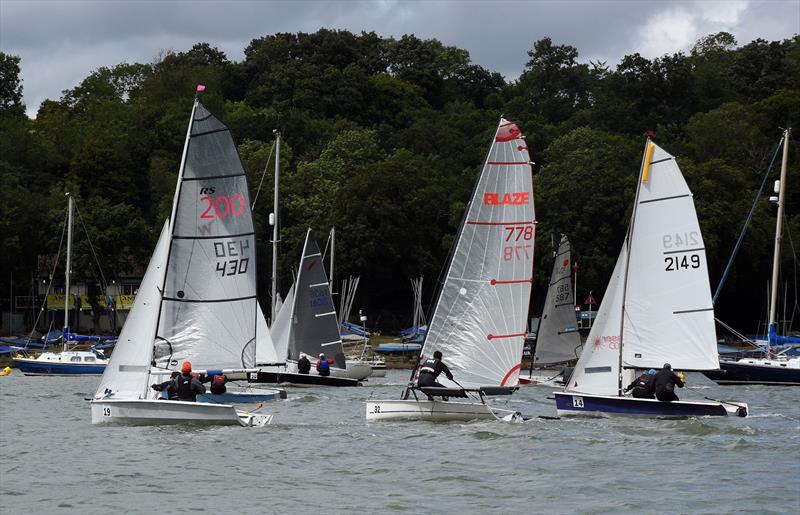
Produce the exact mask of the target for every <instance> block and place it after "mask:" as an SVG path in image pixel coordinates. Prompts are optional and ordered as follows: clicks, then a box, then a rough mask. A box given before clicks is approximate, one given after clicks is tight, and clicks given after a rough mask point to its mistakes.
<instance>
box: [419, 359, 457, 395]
mask: <svg viewBox="0 0 800 515" xmlns="http://www.w3.org/2000/svg"><path fill="white" fill-rule="evenodd" d="M442 372H444V375H445V376H447V379H449V380H451V381H452V380H453V374H451V373H450V369H449V368H447V365H445V364H444V363H442V353H441V352H440V351H438V350H437V351H436V352H434V353H433V357H432V358H428V359H426V360H425V361H424V362H423V363H422V367H421V368H420V369H419V376H418V377H417V386H438V387H442V385H440V384H439V383H438V382H437V381H436V378H437V377H439V374H441V373H442Z"/></svg>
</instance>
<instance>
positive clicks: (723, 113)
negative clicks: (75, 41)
mask: <svg viewBox="0 0 800 515" xmlns="http://www.w3.org/2000/svg"><path fill="white" fill-rule="evenodd" d="M579 50H580V49H577V48H574V47H572V46H570V45H569V44H558V43H557V42H554V41H551V39H550V38H543V39H541V40H539V41H536V42H535V43H533V45H532V49H531V50H530V51H529V52H528V55H529V56H530V60H529V61H528V62H527V63H520V65H521V67H522V68H521V70H520V74H519V77H518V78H517V79H515V80H508V79H507V78H504V77H503V76H502V75H500V74H498V73H496V72H494V71H491V70H487V69H485V68H483V67H481V66H478V65H476V64H474V63H472V62H471V60H470V56H469V54H468V52H466V51H465V50H462V49H459V48H455V47H449V46H445V45H443V44H442V43H441V42H439V41H437V40H422V39H419V38H417V37H415V36H413V35H406V36H403V37H402V38H399V39H394V38H385V37H381V36H379V35H378V34H375V33H361V34H352V33H350V32H347V31H334V30H326V29H322V30H320V31H318V32H316V33H313V34H305V33H297V34H275V35H269V36H265V37H262V38H258V39H254V40H253V41H251V43H250V44H249V45H248V47H247V48H246V49H245V51H244V59H243V60H242V61H240V62H233V61H231V60H229V59H228V58H227V57H226V55H225V54H224V53H222V52H220V51H219V50H218V49H216V48H214V47H212V46H210V45H208V44H206V43H199V44H196V45H195V46H194V47H192V48H191V49H189V50H187V51H185V52H178V53H173V52H166V53H164V54H163V55H160V56H158V57H157V58H156V59H154V61H153V62H151V63H144V64H143V63H124V62H123V63H120V64H119V65H117V66H115V67H113V68H100V69H98V70H96V71H95V72H93V73H92V74H91V75H89V76H88V77H86V78H85V79H84V80H83V81H82V82H81V83H80V84H79V85H77V86H76V87H74V88H72V89H69V90H65V91H64V92H63V95H62V97H61V98H60V99H54V100H47V101H45V102H43V103H42V105H41V106H40V107H39V109H38V112H37V116H36V118H35V119H29V118H27V117H26V116H25V106H24V105H23V102H22V94H21V92H22V87H24V84H21V83H20V79H19V71H20V68H21V67H24V66H25V63H24V62H20V60H19V58H17V57H15V56H12V55H7V54H3V53H0V187H2V190H3V193H4V202H3V207H2V209H1V210H0V238H2V240H1V242H0V243H2V249H3V252H2V254H0V256H1V257H0V269H2V270H3V273H2V276H0V291H3V292H4V294H3V297H4V298H5V299H6V300H5V303H6V304H7V303H8V300H7V299H8V295H7V294H6V292H9V288H10V285H9V281H10V277H11V275H12V274H13V275H14V277H15V285H17V286H16V288H17V294H19V295H27V294H28V292H29V289H30V286H29V283H27V282H26V281H28V280H29V278H30V277H31V274H32V273H34V274H38V273H39V271H38V270H37V256H39V255H44V254H53V253H55V251H56V249H57V248H58V244H59V239H60V237H61V225H62V223H63V213H64V209H65V199H64V192H65V191H70V192H71V193H73V194H75V195H76V197H77V199H78V205H79V208H80V210H81V214H82V219H83V221H84V222H85V223H86V225H87V227H88V230H89V232H90V233H91V235H92V238H93V242H92V243H93V244H94V248H95V251H96V252H97V253H98V254H99V256H100V257H101V260H102V262H103V271H104V273H105V276H106V277H107V278H113V277H116V276H118V275H121V274H124V273H127V272H130V270H131V269H132V268H134V267H135V265H136V264H137V263H140V264H141V263H146V261H147V259H148V258H149V255H150V253H151V252H152V249H153V245H154V243H155V239H156V237H157V235H158V232H159V229H160V227H161V224H162V222H163V220H164V218H165V217H166V216H167V215H168V212H169V208H170V206H171V200H172V195H173V191H174V187H175V178H176V174H177V171H178V167H179V162H180V156H181V149H182V145H183V139H184V136H185V132H186V124H187V122H188V116H189V112H190V109H191V104H192V99H193V96H194V94H195V85H196V84H205V85H206V91H205V92H204V93H203V97H202V101H203V102H204V103H205V104H206V105H207V106H208V107H209V108H210V109H211V110H212V111H213V112H214V113H215V114H217V116H219V117H220V118H221V119H222V120H223V121H224V122H225V123H226V124H228V125H229V126H230V127H231V129H232V131H233V133H234V136H235V138H236V139H237V144H238V145H239V151H240V154H241V157H242V160H243V162H244V164H245V167H246V169H247V170H248V172H249V175H250V186H251V190H252V191H251V195H254V194H255V190H256V188H257V186H258V184H259V182H260V181H261V178H262V172H263V171H264V170H265V167H266V170H267V171H266V177H265V178H264V180H263V187H262V190H261V191H260V194H259V200H258V203H257V204H256V207H255V216H256V223H257V228H258V229H257V230H258V239H259V262H258V266H259V291H260V293H261V294H262V298H263V299H265V300H264V302H265V303H268V300H267V299H266V298H267V292H268V284H269V270H270V268H271V263H270V259H271V254H270V252H269V251H268V249H269V240H270V239H271V229H270V227H269V226H268V222H267V221H268V216H269V212H270V211H271V210H272V200H271V199H272V173H273V171H272V166H271V165H270V166H267V160H268V158H269V156H270V155H271V153H272V146H273V141H274V135H273V129H278V130H280V131H281V133H282V137H283V145H282V151H281V165H282V202H283V205H282V209H281V216H282V226H283V227H282V249H281V259H280V263H279V264H280V270H281V284H282V290H283V291H284V292H285V291H286V289H288V286H289V284H290V283H291V270H292V268H293V267H294V266H296V262H297V260H298V257H299V253H300V246H301V245H302V237H303V235H304V232H305V230H306V228H307V227H309V226H310V227H313V228H314V229H315V230H316V232H317V234H318V236H319V237H320V238H323V237H324V235H325V234H326V233H327V231H328V229H329V228H330V227H331V226H335V227H336V229H337V257H336V262H337V275H338V276H339V277H342V276H346V275H360V276H361V277H362V281H361V286H360V295H359V301H358V302H357V306H361V307H363V308H364V309H365V310H366V311H367V312H368V313H369V314H370V315H371V316H370V320H371V321H375V320H376V319H379V325H380V326H381V328H382V329H384V330H388V329H394V328H397V327H398V326H401V325H404V324H405V323H406V322H407V321H408V318H410V315H411V288H410V287H409V283H408V278H409V277H412V276H417V275H424V276H425V277H426V279H427V281H426V286H427V290H428V291H427V292H426V294H427V296H428V297H430V296H431V295H432V294H433V287H432V286H433V284H434V280H435V279H436V278H437V277H439V275H440V272H441V270H442V267H443V264H444V263H445V261H446V258H447V254H448V251H449V249H450V245H451V243H452V241H453V236H454V234H455V232H456V229H457V226H458V224H459V222H460V219H461V216H462V214H463V210H464V206H465V203H466V202H467V200H468V196H469V192H470V191H471V189H472V186H473V184H474V181H475V179H476V176H477V173H478V171H479V169H480V166H481V164H482V161H483V158H484V154H485V152H486V150H487V149H488V145H489V142H490V139H491V135H492V134H493V131H494V130H495V127H496V123H497V120H498V118H499V117H500V116H501V115H503V116H505V117H506V118H508V119H511V120H514V121H516V122H517V124H518V125H519V127H520V128H521V129H522V130H523V132H524V133H525V134H526V135H527V141H528V143H529V146H530V149H531V155H532V157H533V159H534V161H535V162H536V165H535V166H534V168H533V171H534V174H535V184H536V201H537V217H538V219H539V225H538V232H537V234H538V239H537V240H538V241H537V259H536V263H537V270H536V280H537V289H536V290H535V294H534V298H533V302H532V303H533V306H534V311H533V312H535V311H538V310H540V309H541V305H542V293H543V288H544V286H543V285H544V284H546V282H547V276H548V274H549V269H550V264H551V257H550V255H551V253H550V250H551V245H550V242H551V241H555V242H558V239H559V238H558V235H559V233H562V232H563V233H565V234H567V235H568V236H569V238H570V240H571V241H572V245H573V252H574V253H575V259H576V260H577V261H579V262H580V265H581V272H580V278H579V281H580V282H579V285H578V286H579V292H578V296H579V300H582V298H583V297H584V296H585V295H586V293H587V291H588V290H594V292H595V295H596V296H601V295H602V291H603V290H604V288H605V284H606V282H607V280H608V276H609V274H610V272H611V269H612V267H613V264H614V260H615V259H616V256H617V253H618V251H619V247H620V245H621V242H622V239H623V235H624V232H625V229H626V223H627V216H628V214H629V212H630V205H631V203H632V200H633V191H634V187H635V181H636V176H637V174H638V171H639V164H640V161H641V155H642V149H643V143H644V140H645V137H646V133H647V131H648V130H651V131H655V134H656V135H655V141H656V142H657V143H658V144H659V145H661V146H663V147H664V148H665V149H667V150H668V151H669V152H671V153H672V154H675V155H676V156H678V158H679V162H680V163H681V167H682V169H683V171H684V174H685V175H686V178H687V181H688V182H689V185H690V187H691V188H692V190H693V192H694V196H695V203H696V205H697V208H698V213H699V216H700V222H701V225H702V228H703V235H704V239H705V244H706V251H707V254H708V259H709V263H710V272H711V282H712V287H713V286H716V283H717V281H718V279H719V277H720V275H721V273H722V270H723V268H724V266H725V263H726V261H727V258H728V256H729V253H730V251H731V249H732V247H733V245H734V243H735V240H736V237H737V236H738V233H739V230H740V227H741V224H742V222H743V220H744V217H745V215H746V213H747V210H748V209H749V207H750V204H751V202H752V199H753V197H754V195H755V192H756V189H757V188H758V186H759V184H760V183H761V179H762V176H763V172H764V171H765V169H766V167H767V164H768V163H769V161H770V159H771V158H772V155H773V153H774V152H775V149H776V146H777V144H778V141H779V139H780V127H794V128H795V129H796V130H797V131H800V123H798V122H800V38H798V37H795V38H793V39H790V40H785V41H764V40H756V41H753V42H750V43H747V44H744V45H739V44H738V43H737V42H736V41H735V39H734V38H733V36H731V35H730V34H727V33H719V34H713V35H710V36H708V37H705V38H703V39H702V40H700V41H698V42H697V44H696V45H695V46H694V47H693V48H692V50H691V51H690V52H689V53H687V54H684V53H677V54H673V55H664V56H662V57H659V58H655V59H646V58H644V57H642V56H641V55H639V54H633V55H627V56H625V57H624V58H623V59H622V60H621V61H620V62H619V63H594V62H593V63H589V64H585V63H581V62H580V60H579ZM796 134H797V133H795V136H794V137H793V141H792V144H791V147H790V150H791V157H790V179H789V190H788V204H787V208H786V211H787V216H788V219H787V222H788V225H789V227H790V234H791V236H792V237H794V238H798V239H800V174H799V173H798V163H800V160H799V159H798V157H800V148H798V144H797V143H798V138H797V136H796ZM778 168H779V166H777V165H776V167H775V169H774V171H773V174H772V177H773V178H777V173H778ZM770 183H771V181H770ZM770 191H771V190H770ZM766 196H768V195H766ZM766 196H765V198H762V200H761V201H760V204H759V206H758V209H757V213H756V216H755V218H754V221H753V224H752V227H751V229H750V232H749V234H748V236H747V238H746V240H745V242H744V245H743V247H742V250H741V253H740V255H739V258H738V260H737V262H736V265H735V266H734V268H733V270H732V272H731V275H730V277H729V280H728V284H727V286H726V289H725V291H724V293H723V295H722V297H721V299H720V301H719V303H718V306H717V307H718V316H721V317H722V318H725V319H728V320H733V321H741V322H742V324H744V325H743V326H742V327H741V329H742V330H745V331H752V330H755V324H756V322H757V321H758V319H759V316H761V313H763V310H764V308H763V306H764V299H765V295H766V283H767V280H768V278H769V270H770V266H771V255H772V237H773V231H774V213H775V208H774V206H773V205H771V204H770V203H769V202H768V200H767V198H766ZM786 241H787V245H785V253H784V256H783V264H784V267H783V271H784V277H785V279H786V280H788V281H793V280H794V275H793V274H794V273H795V270H796V268H795V266H796V265H795V264H794V262H793V260H792V252H793V250H792V249H793V247H792V245H794V248H796V247H797V246H798V245H800V243H797V244H795V243H793V242H790V238H788V237H787V238H786ZM323 243H324V241H323ZM74 261H75V265H74V267H73V269H74V272H75V276H76V277H77V278H78V279H87V280H95V277H96V275H97V271H96V267H94V266H92V263H93V262H94V260H93V258H92V257H91V250H90V249H89V247H88V245H86V244H85V242H83V243H81V242H80V241H79V243H78V244H77V248H76V251H75V258H74ZM792 288H794V287H792ZM794 291H796V290H794V289H791V290H790V297H789V299H790V307H791V299H792V294H793V292H794ZM6 309H7V308H6ZM533 312H532V313H533Z"/></svg>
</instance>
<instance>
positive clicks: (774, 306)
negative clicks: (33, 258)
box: [67, 128, 792, 347]
mask: <svg viewBox="0 0 800 515" xmlns="http://www.w3.org/2000/svg"><path fill="white" fill-rule="evenodd" d="M791 133H792V129H791V128H788V129H784V131H783V159H782V161H781V178H780V183H779V188H778V218H777V220H776V222H775V250H774V251H773V255H772V282H771V288H770V290H771V291H770V303H769V332H768V334H769V336H768V337H767V347H769V346H770V345H771V344H772V343H773V341H775V342H776V340H777V338H776V337H777V330H778V329H777V321H776V319H777V312H778V272H779V268H780V261H781V238H782V237H783V208H784V204H785V203H784V198H785V197H786V169H787V164H788V162H789V136H790V135H791ZM67 259H69V258H67ZM776 343H777V342H776Z"/></svg>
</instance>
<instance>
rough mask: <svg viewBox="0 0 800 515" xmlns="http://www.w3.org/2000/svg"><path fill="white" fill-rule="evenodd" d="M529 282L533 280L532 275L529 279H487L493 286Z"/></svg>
mask: <svg viewBox="0 0 800 515" xmlns="http://www.w3.org/2000/svg"><path fill="white" fill-rule="evenodd" d="M531 282H533V277H531V278H530V279H517V280H514V281H498V280H497V279H492V280H491V281H489V284H491V285H492V286H494V285H495V284H515V283H531Z"/></svg>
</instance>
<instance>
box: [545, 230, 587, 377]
mask: <svg viewBox="0 0 800 515" xmlns="http://www.w3.org/2000/svg"><path fill="white" fill-rule="evenodd" d="M580 350H581V338H580V334H579V333H578V324H577V323H576V320H575V300H574V299H573V298H572V260H571V256H570V246H569V240H568V239H567V237H566V236H564V235H562V236H561V242H560V243H559V245H558V251H557V252H556V255H555V258H554V259H553V273H552V274H551V275H550V286H549V287H548V288H547V297H546V298H545V301H544V310H543V311H542V320H541V322H540V323H539V330H538V331H537V332H536V350H535V352H534V357H533V362H534V363H537V364H544V363H560V362H564V361H570V360H574V359H577V358H578V356H580Z"/></svg>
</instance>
